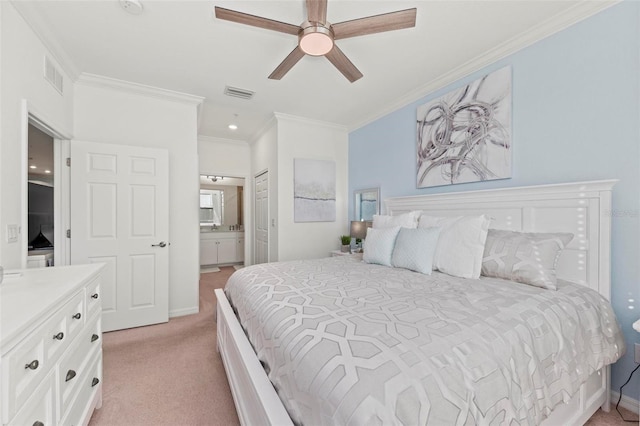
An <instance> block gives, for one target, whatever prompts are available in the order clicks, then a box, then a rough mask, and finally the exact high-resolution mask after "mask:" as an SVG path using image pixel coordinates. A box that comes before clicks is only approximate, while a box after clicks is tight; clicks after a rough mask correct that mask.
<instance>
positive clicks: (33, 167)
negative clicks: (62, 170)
mask: <svg viewBox="0 0 640 426" xmlns="http://www.w3.org/2000/svg"><path fill="white" fill-rule="evenodd" d="M29 168H30V169H37V167H36V166H34V165H31V166H29Z"/></svg>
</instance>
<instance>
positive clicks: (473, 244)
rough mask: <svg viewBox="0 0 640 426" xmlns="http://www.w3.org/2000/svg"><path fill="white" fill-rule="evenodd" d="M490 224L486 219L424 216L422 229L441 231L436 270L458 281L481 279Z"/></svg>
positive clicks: (420, 226) (481, 216) (421, 223)
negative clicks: (437, 229) (483, 256)
mask: <svg viewBox="0 0 640 426" xmlns="http://www.w3.org/2000/svg"><path fill="white" fill-rule="evenodd" d="M490 221H491V219H489V217H487V216H485V215H480V216H455V217H436V216H428V215H422V216H420V221H419V223H418V227H419V228H433V227H437V228H440V238H438V245H437V246H436V254H435V256H434V257H433V268H434V269H437V270H438V271H440V272H444V273H445V274H449V275H453V276H455V277H462V278H480V270H481V269H482V254H483V253H484V243H485V241H486V239H487V231H488V230H489V222H490Z"/></svg>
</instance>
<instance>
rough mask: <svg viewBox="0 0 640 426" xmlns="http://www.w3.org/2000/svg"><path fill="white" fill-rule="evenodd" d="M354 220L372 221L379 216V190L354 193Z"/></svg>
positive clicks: (371, 189) (363, 190) (372, 189)
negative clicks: (375, 215)
mask: <svg viewBox="0 0 640 426" xmlns="http://www.w3.org/2000/svg"><path fill="white" fill-rule="evenodd" d="M354 211H355V216H356V217H355V220H373V215H374V214H380V188H369V189H361V190H358V191H355V210H354Z"/></svg>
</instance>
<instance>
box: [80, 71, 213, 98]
mask: <svg viewBox="0 0 640 426" xmlns="http://www.w3.org/2000/svg"><path fill="white" fill-rule="evenodd" d="M76 84H78V85H83V86H89V87H98V88H101V89H112V90H119V91H121V92H126V93H132V94H134V95H141V96H146V97H149V98H155V99H162V100H166V101H173V102H180V103H184V104H188V105H194V106H200V105H201V104H202V102H204V97H202V96H196V95H190V94H188V93H182V92H175V91H173V90H168V89H161V88H159V87H153V86H147V85H145V84H140V83H132V82H130V81H124V80H118V79H116V78H111V77H104V76H101V75H96V74H89V73H82V74H80V76H79V77H78V80H77V81H76Z"/></svg>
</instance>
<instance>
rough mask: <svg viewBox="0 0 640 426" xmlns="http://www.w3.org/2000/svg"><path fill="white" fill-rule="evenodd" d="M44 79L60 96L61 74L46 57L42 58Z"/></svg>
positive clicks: (61, 88) (61, 89)
mask: <svg viewBox="0 0 640 426" xmlns="http://www.w3.org/2000/svg"><path fill="white" fill-rule="evenodd" d="M44 78H45V80H47V81H48V82H49V83H51V85H52V86H53V87H54V88H55V89H56V90H57V91H58V92H60V94H61V95H62V93H63V87H62V73H61V72H60V70H58V68H56V66H55V65H54V64H53V62H51V59H49V58H48V57H46V56H45V57H44Z"/></svg>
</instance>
